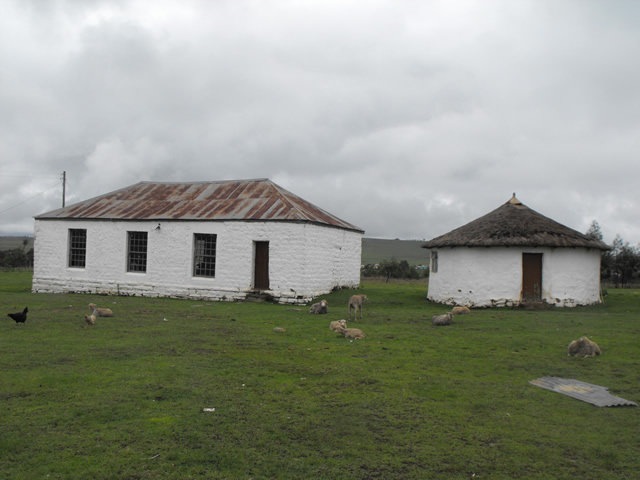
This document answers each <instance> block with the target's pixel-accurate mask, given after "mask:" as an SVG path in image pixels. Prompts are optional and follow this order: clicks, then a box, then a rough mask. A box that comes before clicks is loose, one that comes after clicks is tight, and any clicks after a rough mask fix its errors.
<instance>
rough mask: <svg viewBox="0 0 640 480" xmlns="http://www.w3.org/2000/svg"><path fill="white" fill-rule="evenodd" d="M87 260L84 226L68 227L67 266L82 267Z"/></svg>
mask: <svg viewBox="0 0 640 480" xmlns="http://www.w3.org/2000/svg"><path fill="white" fill-rule="evenodd" d="M86 262H87V231H86V230H85V229H84V228H70V229H69V267H71V268H84V267H85V265H86Z"/></svg>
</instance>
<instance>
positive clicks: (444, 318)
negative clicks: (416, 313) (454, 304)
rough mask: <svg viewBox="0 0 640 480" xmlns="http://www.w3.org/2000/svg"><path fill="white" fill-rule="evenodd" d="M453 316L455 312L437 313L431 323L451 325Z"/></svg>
mask: <svg viewBox="0 0 640 480" xmlns="http://www.w3.org/2000/svg"><path fill="white" fill-rule="evenodd" d="M452 318H453V314H452V313H451V312H448V313H445V314H444V315H435V316H433V317H431V323H432V324H434V325H451V319H452Z"/></svg>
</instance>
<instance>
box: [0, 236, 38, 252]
mask: <svg viewBox="0 0 640 480" xmlns="http://www.w3.org/2000/svg"><path fill="white" fill-rule="evenodd" d="M25 240H26V241H27V246H26V247H25V249H24V250H25V252H28V251H29V250H31V249H32V248H33V237H28V236H15V237H14V236H6V237H2V236H0V252H2V251H5V250H13V249H14V248H20V249H21V248H22V244H23V242H24V241H25Z"/></svg>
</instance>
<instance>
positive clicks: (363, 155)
mask: <svg viewBox="0 0 640 480" xmlns="http://www.w3.org/2000/svg"><path fill="white" fill-rule="evenodd" d="M639 27H640V2H638V1H635V0H628V1H623V0H601V1H590V0H531V1H528V0H482V1H477V0H474V1H463V0H443V1H432V0H407V1H403V0H357V1H356V0H353V1H351V0H316V1H311V0H269V1H265V0H254V1H245V0H200V1H198V0H180V1H162V0H148V1H133V0H132V1H127V0H120V1H118V0H109V1H102V0H57V1H56V0H50V1H46V2H45V1H40V0H0V235H10V234H33V223H34V221H33V217H34V216H35V215H38V214H40V213H44V212H46V211H49V210H52V209H55V208H58V207H60V206H61V202H62V182H61V180H60V179H61V175H62V172H63V171H66V174H67V180H68V183H67V195H66V202H67V205H70V204H72V203H75V202H78V201H82V200H85V199H88V198H91V197H94V196H97V195H100V194H103V193H107V192H110V191H113V190H116V189H119V188H123V187H125V186H128V185H131V184H134V183H137V182H139V181H203V180H226V179H249V178H265V177H266V178H270V179H271V180H273V181H274V182H276V183H277V184H279V185H281V186H282V187H284V188H286V189H288V190H290V191H292V192H293V193H295V194H297V195H299V196H301V197H303V198H305V199H306V200H308V201H310V202H312V203H314V204H315V205H317V206H319V207H321V208H323V209H325V210H328V211H329V212H331V213H333V214H335V215H337V216H338V217H340V218H342V219H343V220H346V221H348V222H351V223H353V224H355V225H357V226H358V227H360V228H362V229H364V230H365V231H366V233H365V235H366V236H370V237H380V238H402V239H430V238H433V237H435V236H438V235H441V234H443V233H446V232H448V231H450V230H452V229H453V228H456V227H458V226H461V225H463V224H465V223H467V222H469V221H471V220H474V219H475V218H477V217H479V216H482V215H484V214H486V213H488V212H489V211H491V210H493V209H495V208H497V207H498V206H500V205H501V204H503V203H504V202H506V201H507V200H509V198H510V197H511V195H512V193H513V192H516V195H517V197H518V198H519V199H520V200H521V201H522V202H523V203H525V204H526V205H528V206H529V207H531V208H533V209H534V210H536V211H538V212H540V213H542V214H543V215H546V216H548V217H551V218H553V219H554V220H556V221H559V222H560V223H563V224H565V225H567V226H569V227H571V228H574V229H576V230H578V231H581V232H585V231H586V230H587V229H588V227H589V225H590V224H591V222H592V221H593V220H597V221H598V223H599V224H600V226H601V228H602V231H603V233H604V237H605V241H606V242H608V243H611V242H612V241H613V238H614V237H615V235H616V234H620V235H621V236H622V237H623V239H624V240H626V241H629V242H630V243H631V244H632V245H636V244H637V243H638V242H639V241H640V220H639V219H640V216H639V213H640V161H639V160H640V159H639V156H640V153H639V152H640V61H639V60H638V59H640V28H639Z"/></svg>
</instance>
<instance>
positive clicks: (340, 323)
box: [329, 319, 347, 332]
mask: <svg viewBox="0 0 640 480" xmlns="http://www.w3.org/2000/svg"><path fill="white" fill-rule="evenodd" d="M338 328H347V321H346V320H345V319H342V320H335V321H333V322H331V323H330V324H329V329H330V330H333V331H334V332H335V331H336V330H337V329H338Z"/></svg>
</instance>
